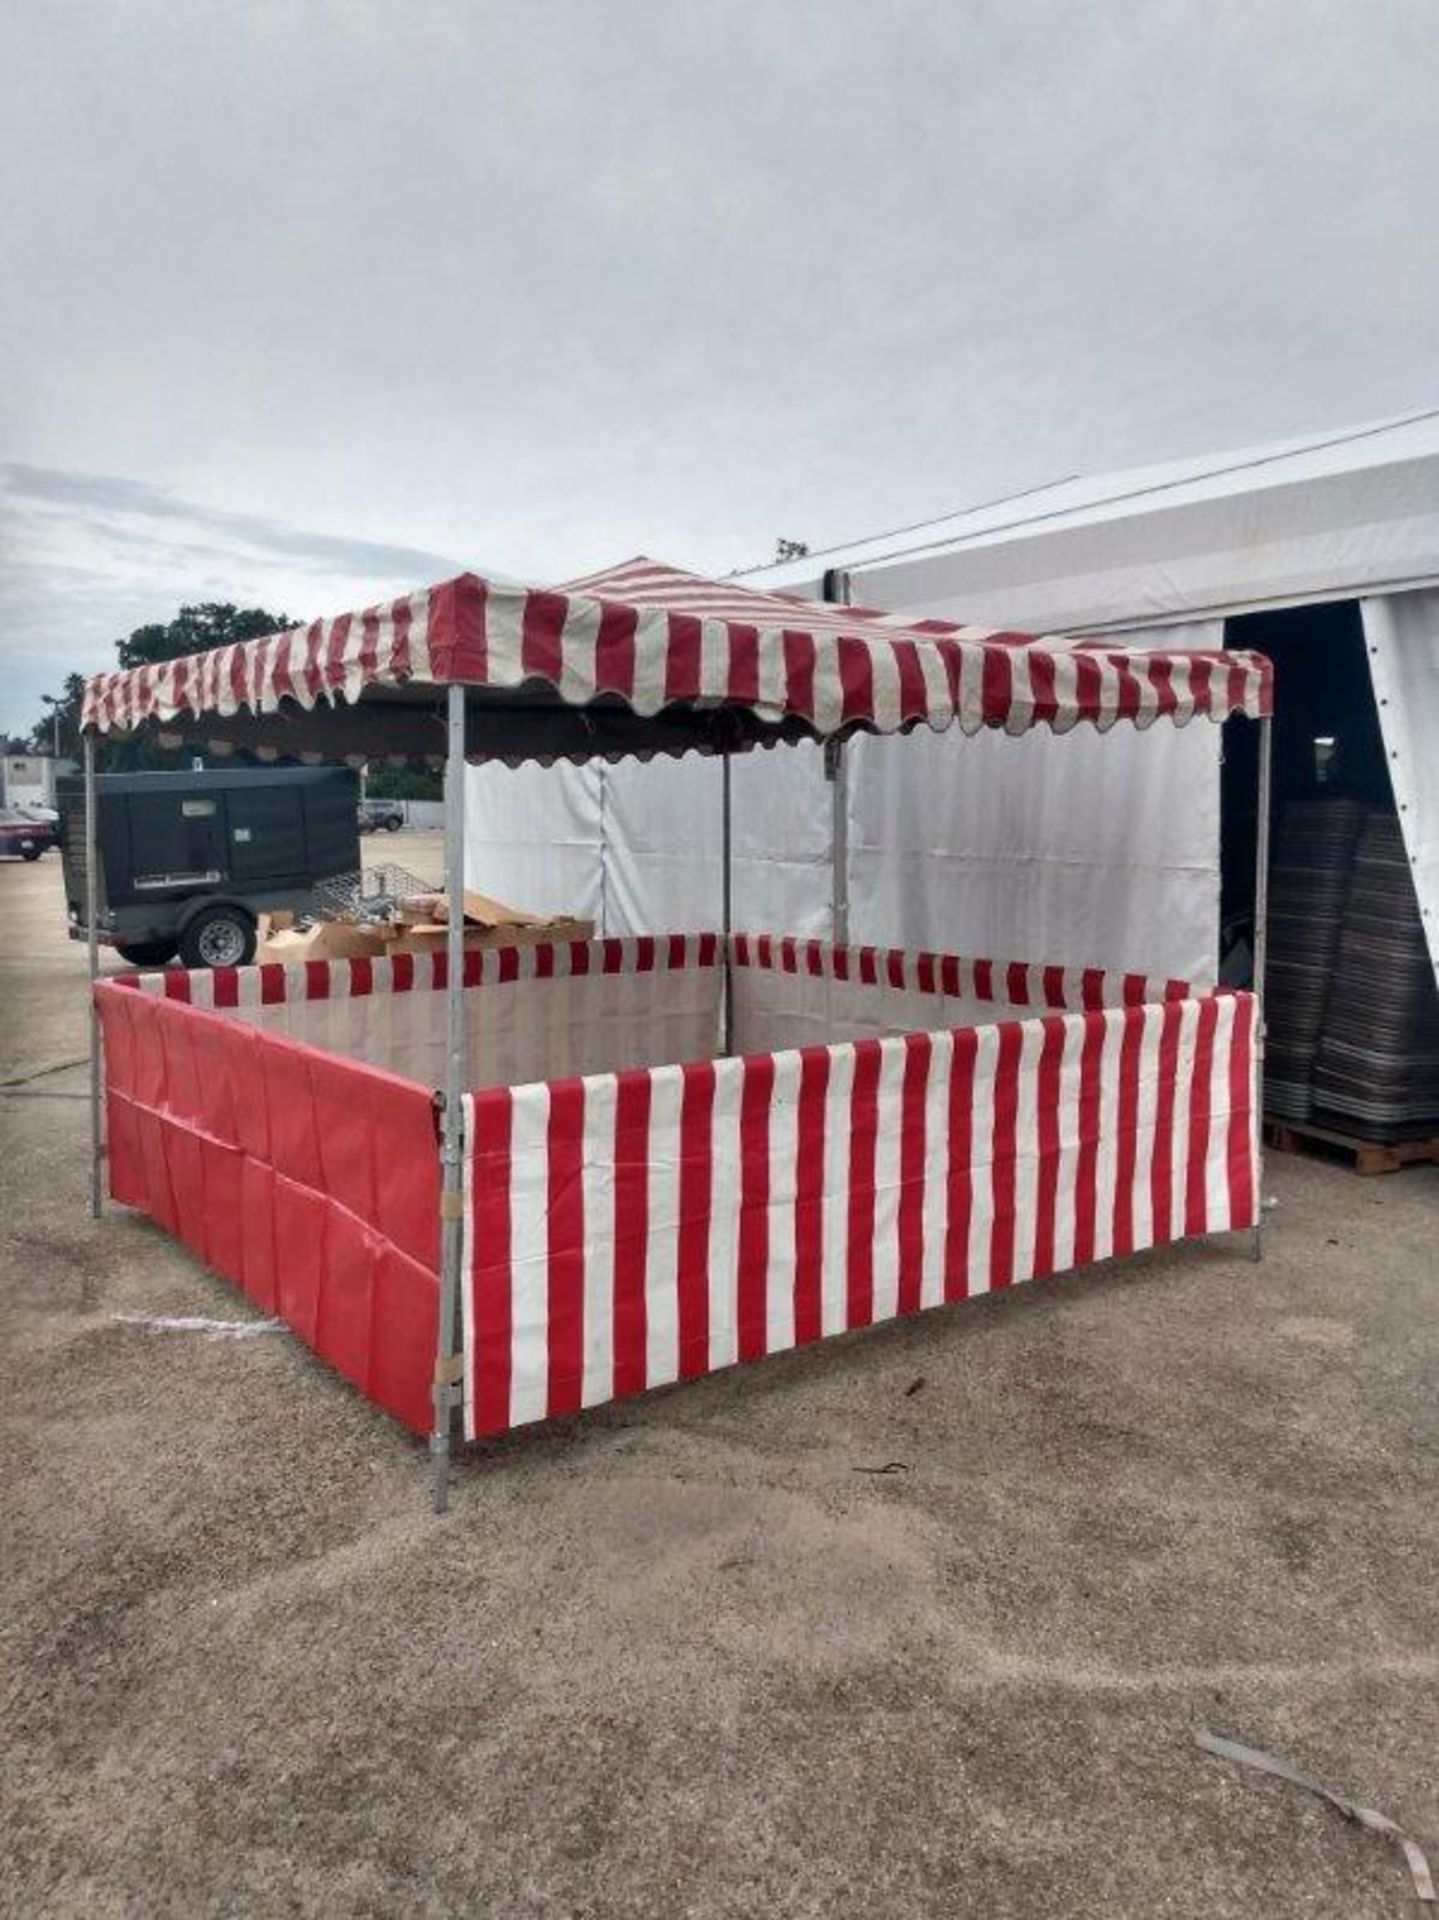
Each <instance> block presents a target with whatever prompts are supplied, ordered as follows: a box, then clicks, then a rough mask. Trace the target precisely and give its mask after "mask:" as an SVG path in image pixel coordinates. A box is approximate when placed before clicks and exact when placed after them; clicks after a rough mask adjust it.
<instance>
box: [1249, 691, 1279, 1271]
mask: <svg viewBox="0 0 1439 1920" xmlns="http://www.w3.org/2000/svg"><path fill="white" fill-rule="evenodd" d="M1273 760H1274V720H1273V716H1272V715H1270V714H1266V715H1265V716H1264V717H1263V719H1261V720H1260V722H1259V795H1258V804H1257V806H1256V809H1255V822H1254V998H1255V1002H1256V1004H1255V1009H1254V1079H1255V1087H1254V1098H1255V1102H1256V1109H1257V1110H1256V1112H1255V1116H1254V1123H1255V1126H1256V1127H1257V1128H1258V1130H1259V1154H1258V1162H1257V1187H1256V1191H1255V1195H1254V1201H1255V1206H1256V1208H1257V1209H1258V1211H1257V1214H1256V1217H1255V1221H1254V1228H1253V1238H1252V1241H1251V1247H1250V1250H1251V1252H1252V1254H1253V1256H1254V1258H1255V1259H1256V1260H1260V1259H1262V1258H1263V1257H1264V969H1265V964H1266V961H1267V958H1268V951H1269V814H1270V806H1271V801H1272V795H1273V776H1274V766H1273Z"/></svg>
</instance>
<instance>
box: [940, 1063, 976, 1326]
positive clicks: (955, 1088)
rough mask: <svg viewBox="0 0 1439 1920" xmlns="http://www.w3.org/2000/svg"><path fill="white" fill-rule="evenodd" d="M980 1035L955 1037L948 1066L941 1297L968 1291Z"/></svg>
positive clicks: (958, 1297)
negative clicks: (976, 1083)
mask: <svg viewBox="0 0 1439 1920" xmlns="http://www.w3.org/2000/svg"><path fill="white" fill-rule="evenodd" d="M978 1046H979V1036H978V1034H977V1033H976V1031H975V1029H974V1028H973V1027H965V1028H962V1029H961V1030H960V1031H959V1032H958V1033H956V1034H955V1036H954V1052H953V1055H952V1058H951V1060H950V1068H949V1163H948V1169H947V1173H946V1178H945V1230H944V1297H945V1299H946V1300H963V1299H964V1298H965V1297H966V1296H967V1295H968V1293H969V1224H970V1218H971V1215H972V1213H973V1210H974V1167H973V1155H974V1069H975V1056H976V1053H977V1051H978Z"/></svg>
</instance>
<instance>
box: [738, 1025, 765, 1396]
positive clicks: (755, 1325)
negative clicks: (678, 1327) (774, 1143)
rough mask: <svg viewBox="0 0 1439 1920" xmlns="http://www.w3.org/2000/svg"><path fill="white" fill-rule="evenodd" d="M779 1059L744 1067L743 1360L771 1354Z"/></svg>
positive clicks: (756, 1059) (755, 1059)
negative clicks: (773, 1115) (772, 1129)
mask: <svg viewBox="0 0 1439 1920" xmlns="http://www.w3.org/2000/svg"><path fill="white" fill-rule="evenodd" d="M773 1094H774V1055H773V1054H768V1053H761V1054H751V1055H749V1056H748V1057H747V1058H746V1060H745V1061H744V1081H743V1086H742V1090H741V1094H740V1197H739V1278H738V1286H737V1289H736V1303H737V1320H738V1325H739V1357H740V1359H741V1360H758V1359H759V1358H760V1357H761V1355H762V1354H763V1353H764V1352H765V1344H766V1343H765V1334H766V1317H767V1311H768V1289H767V1280H768V1272H769V1191H770V1178H769V1116H770V1102H771V1099H772V1097H773Z"/></svg>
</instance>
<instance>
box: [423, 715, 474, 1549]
mask: <svg viewBox="0 0 1439 1920" xmlns="http://www.w3.org/2000/svg"><path fill="white" fill-rule="evenodd" d="M447 700H448V714H447V729H448V730H447V740H446V750H445V897H446V901H447V904H448V907H449V920H448V922H447V924H446V932H445V1025H446V1055H445V1091H444V1101H443V1104H442V1106H441V1108H440V1300H439V1326H438V1329H437V1333H436V1343H435V1379H434V1406H435V1424H434V1429H433V1431H432V1432H431V1434H430V1457H431V1461H432V1463H433V1468H434V1501H435V1512H436V1513H444V1512H446V1511H447V1510H448V1507H449V1504H450V1438H451V1433H452V1430H453V1426H454V1413H455V1407H456V1406H457V1405H458V1404H459V1402H460V1401H461V1399H462V1398H463V1386H462V1385H461V1384H460V1383H459V1381H458V1380H457V1378H456V1364H455V1362H456V1349H457V1342H456V1322H457V1320H458V1318H459V1305H460V1288H461V1286H462V1284H463V1275H462V1273H461V1271H460V1269H461V1265H462V1261H463V1254H464V1155H465V1137H464V1133H465V1116H464V1093H465V690H464V688H463V687H462V686H455V685H451V686H450V688H449V689H448V693H447Z"/></svg>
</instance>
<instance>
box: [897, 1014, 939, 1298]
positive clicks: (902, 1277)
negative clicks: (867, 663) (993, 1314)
mask: <svg viewBox="0 0 1439 1920" xmlns="http://www.w3.org/2000/svg"><path fill="white" fill-rule="evenodd" d="M933 1044H934V1043H933V1041H932V1040H931V1039H930V1036H929V1035H928V1034H927V1033H907V1034H906V1035H905V1036H904V1084H903V1089H902V1092H901V1096H900V1134H899V1220H898V1240H899V1310H900V1312H901V1313H917V1312H918V1311H919V1296H920V1283H921V1281H922V1279H923V1267H924V1188H925V1157H926V1149H927V1146H928V1142H927V1140H926V1139H925V1115H924V1106H925V1094H926V1092H927V1091H928V1087H929V1072H930V1057H931V1053H932V1049H933Z"/></svg>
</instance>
